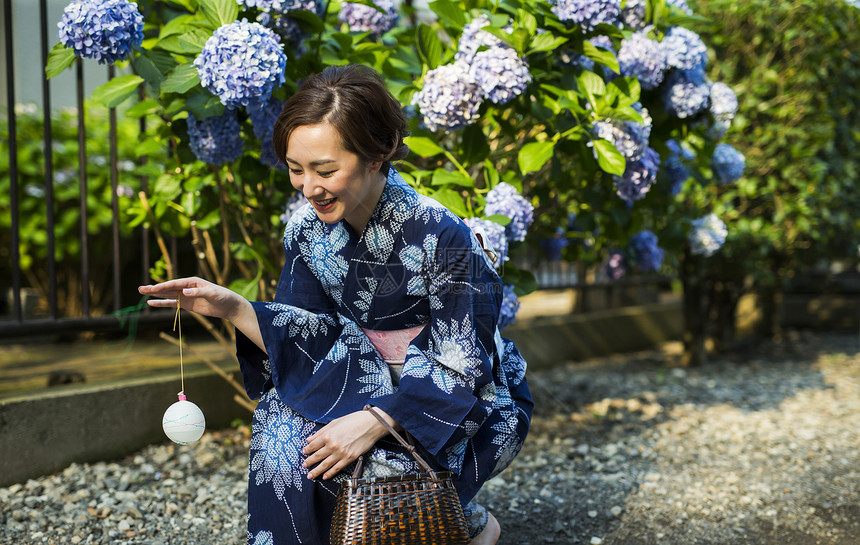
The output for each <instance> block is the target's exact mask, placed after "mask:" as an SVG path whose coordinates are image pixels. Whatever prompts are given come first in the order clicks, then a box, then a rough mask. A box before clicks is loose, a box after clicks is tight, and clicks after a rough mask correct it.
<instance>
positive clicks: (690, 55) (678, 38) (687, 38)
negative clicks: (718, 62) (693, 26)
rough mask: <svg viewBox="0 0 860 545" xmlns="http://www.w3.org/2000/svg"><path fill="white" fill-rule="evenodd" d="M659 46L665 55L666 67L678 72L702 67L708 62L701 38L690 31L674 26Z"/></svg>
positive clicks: (706, 49)
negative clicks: (675, 69)
mask: <svg viewBox="0 0 860 545" xmlns="http://www.w3.org/2000/svg"><path fill="white" fill-rule="evenodd" d="M660 46H661V47H662V48H663V51H664V53H665V55H666V65H667V66H669V67H670V68H677V69H678V70H692V69H694V68H699V67H704V66H705V65H706V64H707V62H708V48H707V46H705V42H703V41H702V38H700V37H699V35H698V34H696V33H695V32H693V31H692V30H688V29H686V28H684V27H680V26H675V27H672V28H670V29H669V32H667V33H666V36H665V37H664V38H663V41H662V42H660Z"/></svg>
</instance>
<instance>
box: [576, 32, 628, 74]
mask: <svg viewBox="0 0 860 545" xmlns="http://www.w3.org/2000/svg"><path fill="white" fill-rule="evenodd" d="M582 51H583V53H584V54H585V56H586V57H588V58H589V59H591V60H593V61H594V62H596V63H599V64H602V65H603V66H605V67H607V68H609V69H610V70H612V71H613V72H615V73H616V74H620V73H621V69H620V68H618V59H617V58H616V57H615V54H614V53H613V52H612V51H607V50H606V49H603V48H600V47H595V46H594V44H592V43H591V42H589V41H587V40H586V41H584V42H582Z"/></svg>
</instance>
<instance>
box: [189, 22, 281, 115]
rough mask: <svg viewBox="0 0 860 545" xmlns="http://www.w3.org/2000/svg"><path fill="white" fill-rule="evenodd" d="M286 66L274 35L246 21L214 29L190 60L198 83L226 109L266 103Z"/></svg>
mask: <svg viewBox="0 0 860 545" xmlns="http://www.w3.org/2000/svg"><path fill="white" fill-rule="evenodd" d="M286 64H287V56H286V55H285V54H284V52H283V50H282V49H281V44H280V39H279V38H278V36H277V34H275V33H274V32H273V31H272V30H271V29H268V28H266V27H264V26H263V25H261V24H259V23H249V22H248V20H247V19H242V20H241V21H234V22H232V23H230V24H227V25H224V26H222V27H220V28H218V29H217V30H216V31H215V33H214V34H213V35H212V36H211V37H210V38H209V39H208V40H207V41H206V45H204V46H203V51H201V52H200V55H198V56H197V58H196V59H194V66H195V67H197V74H198V75H199V76H200V83H201V84H202V85H203V87H205V88H206V89H208V90H209V92H211V93H212V94H213V95H215V96H217V97H218V98H219V99H221V103H222V104H223V105H224V106H226V107H227V108H238V107H240V106H247V105H248V104H250V103H253V102H262V101H265V100H268V98H269V97H270V96H272V91H273V90H275V88H276V87H278V86H279V85H280V84H282V83H284V67H285V66H286Z"/></svg>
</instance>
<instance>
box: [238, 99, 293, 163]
mask: <svg viewBox="0 0 860 545" xmlns="http://www.w3.org/2000/svg"><path fill="white" fill-rule="evenodd" d="M283 108H284V103H283V102H282V101H281V100H279V99H277V98H275V97H271V98H269V100H268V101H267V102H266V103H265V104H264V105H263V106H262V107H261V106H260V105H259V104H250V105H249V106H248V108H247V110H248V118H249V119H250V120H251V128H252V129H253V130H254V136H256V137H257V138H259V139H260V146H261V148H260V161H262V162H263V163H264V164H266V165H269V166H270V167H279V168H284V166H285V165H284V162H283V161H281V160H279V159H278V157H277V156H276V155H275V147H274V145H273V144H272V134H273V133H274V131H275V122H276V121H277V120H278V116H279V115H281V110H282V109H283Z"/></svg>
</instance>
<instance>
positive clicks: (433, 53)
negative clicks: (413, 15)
mask: <svg viewBox="0 0 860 545" xmlns="http://www.w3.org/2000/svg"><path fill="white" fill-rule="evenodd" d="M418 55H419V56H420V57H421V59H422V60H423V61H424V63H425V64H426V65H427V67H428V68H430V69H433V68H436V67H437V66H439V63H440V62H441V60H442V40H440V39H439V35H438V34H436V31H435V30H433V29H432V28H430V27H429V26H427V25H425V24H424V23H421V24H420V25H418Z"/></svg>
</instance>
